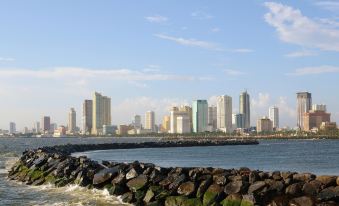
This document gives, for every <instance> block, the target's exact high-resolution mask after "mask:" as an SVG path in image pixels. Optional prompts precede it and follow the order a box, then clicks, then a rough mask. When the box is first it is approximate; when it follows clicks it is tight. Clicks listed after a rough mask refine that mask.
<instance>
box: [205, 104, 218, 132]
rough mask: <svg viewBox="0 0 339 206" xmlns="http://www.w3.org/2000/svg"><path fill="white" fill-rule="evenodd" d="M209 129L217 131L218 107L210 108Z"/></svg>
mask: <svg viewBox="0 0 339 206" xmlns="http://www.w3.org/2000/svg"><path fill="white" fill-rule="evenodd" d="M207 121H208V127H209V128H210V129H211V131H215V130H217V107H215V106H210V107H208V120H207Z"/></svg>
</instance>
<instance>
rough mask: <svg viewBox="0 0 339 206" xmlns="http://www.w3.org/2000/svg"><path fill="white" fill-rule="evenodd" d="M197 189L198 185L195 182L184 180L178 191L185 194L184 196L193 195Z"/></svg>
mask: <svg viewBox="0 0 339 206" xmlns="http://www.w3.org/2000/svg"><path fill="white" fill-rule="evenodd" d="M195 190H196V185H195V183H194V182H191V181H188V182H184V183H182V184H181V185H180V186H179V188H178V190H177V192H178V194H179V195H184V196H191V195H193V194H194V192H195Z"/></svg>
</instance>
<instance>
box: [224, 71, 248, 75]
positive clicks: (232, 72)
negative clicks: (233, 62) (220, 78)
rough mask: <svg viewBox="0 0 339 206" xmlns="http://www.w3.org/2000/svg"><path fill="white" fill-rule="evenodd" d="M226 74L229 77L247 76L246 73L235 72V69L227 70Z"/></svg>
mask: <svg viewBox="0 0 339 206" xmlns="http://www.w3.org/2000/svg"><path fill="white" fill-rule="evenodd" d="M224 72H225V73H226V74H227V75H229V76H241V75H245V74H246V73H245V72H241V71H238V70H233V69H225V70H224Z"/></svg>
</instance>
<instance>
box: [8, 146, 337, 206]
mask: <svg viewBox="0 0 339 206" xmlns="http://www.w3.org/2000/svg"><path fill="white" fill-rule="evenodd" d="M65 147H67V148H70V147H71V146H65ZM57 148H59V149H57ZM60 148H62V146H59V147H55V148H53V149H51V147H46V148H41V149H36V150H29V151H25V152H24V153H23V155H22V156H21V158H20V160H19V161H18V162H17V163H16V164H15V165H14V166H13V167H12V169H11V171H9V174H8V176H9V178H10V179H11V180H18V181H22V182H25V183H26V184H29V185H42V184H47V183H50V184H54V185H55V186H57V187H63V186H65V185H69V184H78V185H80V186H83V187H87V188H97V189H107V190H108V191H109V193H110V194H111V195H116V196H121V199H122V200H123V201H124V202H126V203H131V204H134V205H138V206H139V205H140V206H142V205H148V206H162V205H165V206H207V205H211V206H212V205H214V206H251V205H270V206H284V205H286V206H288V205H291V206H292V205H296V206H313V205H314V206H315V205H319V206H325V205H327V206H334V205H339V178H338V177H336V176H316V175H314V174H310V173H302V174H300V173H295V172H279V171H276V172H263V171H257V170H256V171H254V170H250V169H248V168H240V169H238V170H235V169H220V168H181V167H176V168H162V167H158V166H155V165H153V164H150V163H140V162H138V161H135V162H133V163H118V162H109V161H103V162H101V163H99V162H96V161H93V160H90V159H89V158H87V157H85V156H81V157H72V156H70V155H69V152H65V151H66V150H65V148H63V149H60ZM67 151H68V150H67ZM72 151H74V150H72Z"/></svg>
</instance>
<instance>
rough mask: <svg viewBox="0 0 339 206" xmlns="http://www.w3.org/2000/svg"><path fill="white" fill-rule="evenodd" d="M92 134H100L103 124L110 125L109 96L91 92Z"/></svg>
mask: <svg viewBox="0 0 339 206" xmlns="http://www.w3.org/2000/svg"><path fill="white" fill-rule="evenodd" d="M92 118H93V119H92V134H94V135H99V134H102V128H103V125H111V98H109V97H106V96H102V95H101V94H100V93H98V92H95V93H94V94H93V111H92Z"/></svg>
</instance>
